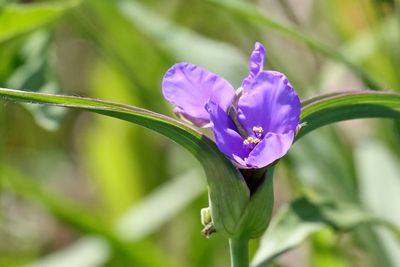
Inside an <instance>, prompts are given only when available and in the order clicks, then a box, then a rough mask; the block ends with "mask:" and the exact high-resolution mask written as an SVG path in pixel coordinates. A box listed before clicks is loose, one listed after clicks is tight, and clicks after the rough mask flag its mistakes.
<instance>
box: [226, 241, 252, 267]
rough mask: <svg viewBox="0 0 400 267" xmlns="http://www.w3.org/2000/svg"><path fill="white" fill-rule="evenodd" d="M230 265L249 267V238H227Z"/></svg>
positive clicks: (233, 266) (232, 266)
mask: <svg viewBox="0 0 400 267" xmlns="http://www.w3.org/2000/svg"><path fill="white" fill-rule="evenodd" d="M229 248H230V252H231V267H249V240H247V239H229Z"/></svg>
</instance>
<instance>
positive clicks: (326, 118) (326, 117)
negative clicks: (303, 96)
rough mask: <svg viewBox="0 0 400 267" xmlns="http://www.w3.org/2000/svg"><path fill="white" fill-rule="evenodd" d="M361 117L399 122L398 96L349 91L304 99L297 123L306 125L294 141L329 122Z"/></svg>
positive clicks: (387, 93) (399, 107) (394, 94)
mask: <svg viewBox="0 0 400 267" xmlns="http://www.w3.org/2000/svg"><path fill="white" fill-rule="evenodd" d="M304 104H305V105H304ZM361 118H393V119H399V118H400V94H398V93H389V92H374V91H353V92H343V93H338V94H334V95H332V94H328V95H326V96H323V95H322V96H318V97H316V98H314V99H308V100H307V101H305V102H303V108H302V110H301V121H302V122H303V123H306V126H304V127H302V128H301V130H300V131H299V133H298V135H297V139H299V138H301V137H303V136H304V135H306V134H307V133H309V132H311V131H313V130H315V129H317V128H319V127H322V126H325V125H327V124H330V123H335V122H339V121H344V120H352V119H361Z"/></svg>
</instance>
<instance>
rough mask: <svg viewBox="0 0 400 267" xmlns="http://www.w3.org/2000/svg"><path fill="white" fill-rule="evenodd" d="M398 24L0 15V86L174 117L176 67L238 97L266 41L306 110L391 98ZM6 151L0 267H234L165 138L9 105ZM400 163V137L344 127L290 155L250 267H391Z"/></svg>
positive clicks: (3, 133)
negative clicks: (165, 81)
mask: <svg viewBox="0 0 400 267" xmlns="http://www.w3.org/2000/svg"><path fill="white" fill-rule="evenodd" d="M229 6H235V9H233V8H231V7H229ZM243 6H245V7H246V8H245V9H243V8H242V7H243ZM253 11H254V12H253ZM270 22H273V23H272V24H271V23H270ZM399 22H400V1H398V0H385V1H383V0H382V1H379V0H354V1H346V0H335V1H333V0H326V1H314V0H301V1H289V0H282V1H270V0H262V1H261V0H260V1H244V0H242V1H237V0H236V1H202V0H190V1H187V0H186V1H185V0H169V1H167V0H162V1H160V0H157V1H156V0H150V1H149V0H147V1H145V0H141V1H139V0H136V1H134V0H118V1H108V0H105V1H97V0H83V1H72V0H70V1H69V0H63V1H0V83H1V87H10V88H18V89H29V90H33V91H41V92H58V93H60V92H61V93H63V94H70V95H84V96H91V97H95V98H101V99H107V100H112V101H118V102H122V103H129V104H133V105H136V106H140V107H145V108H148V109H151V110H154V111H157V112H160V113H164V114H168V115H172V112H171V108H170V107H169V106H168V105H167V104H166V102H165V101H164V100H163V99H162V96H161V88H160V83H161V79H162V76H163V74H164V72H165V71H166V70H167V69H168V67H169V66H170V65H172V64H174V63H176V62H179V61H187V62H192V63H195V64H199V65H201V66H203V67H205V68H207V69H210V70H212V71H214V72H216V73H218V74H220V75H222V76H224V77H225V78H226V79H228V80H229V81H231V82H232V83H233V84H234V85H238V84H239V82H240V81H241V79H242V77H244V75H245V74H246V71H247V58H246V57H247V55H248V54H249V52H250V51H251V49H252V46H253V44H254V42H255V41H260V42H262V43H263V44H264V45H265V46H266V48H267V56H268V62H267V65H266V68H268V69H276V70H279V71H282V72H285V73H286V74H287V76H288V77H289V79H290V81H291V83H292V84H293V85H294V87H295V88H296V90H297V91H298V93H299V94H300V96H301V98H306V97H309V96H313V95H316V94H320V93H327V92H332V91H345V90H350V89H363V88H368V87H371V85H375V84H376V85H377V86H376V87H374V88H371V89H376V90H382V89H384V90H391V91H399V90H400V76H399V73H398V70H399V66H400V50H399V49H398V47H400V23H399ZM271 25H272V26H273V27H271ZM288 28H289V31H288V30H287V29H288ZM321 44H322V48H321ZM371 81H373V82H372V83H371ZM0 140H1V143H0V145H1V147H0V149H1V150H0V151H1V153H0V159H1V160H2V162H1V165H0V190H1V191H0V266H5V267H13V266H41V267H42V266H52V267H54V266H55V267H57V266H72V265H73V266H82V267H84V266H85V267H86V266H149V267H151V266H154V267H156V266H171V267H172V266H177V267H179V266H198V267H205V266H207V267H209V266H210V267H211V266H228V260H229V256H228V249H227V244H226V240H225V239H224V238H222V237H221V236H219V235H215V236H214V237H213V238H211V239H210V240H205V239H204V238H203V237H202V236H201V233H200V230H201V224H200V218H199V217H200V215H199V213H200V212H199V211H200V208H202V207H204V206H206V205H207V194H206V186H205V183H204V181H203V180H204V174H203V173H202V172H201V171H199V167H200V166H199V164H198V163H197V162H196V161H195V160H194V158H193V157H192V156H190V155H189V153H187V152H186V151H183V149H181V148H180V147H178V146H177V145H175V144H173V143H171V142H170V141H168V140H166V139H165V138H163V137H161V136H159V135H156V134H154V133H152V132H150V131H148V130H145V129H142V128H139V127H137V126H132V125H131V124H126V123H124V122H122V121H117V120H114V119H110V118H106V117H100V116H97V115H88V114H87V113H83V112H77V111H65V110H63V109H59V108H49V107H47V106H42V107H39V106H33V105H25V104H24V105H23V106H22V105H21V106H18V105H14V104H13V103H9V102H2V103H1V105H0ZM399 157H400V127H399V123H398V121H397V122H392V121H389V120H377V119H368V120H359V121H351V122H344V123H339V124H337V125H335V126H328V127H324V128H322V129H318V130H317V131H315V132H312V133H310V134H309V135H308V136H306V137H304V138H302V139H301V140H299V141H298V142H296V144H295V145H294V147H293V149H292V150H291V152H290V153H289V154H288V156H287V157H285V159H284V160H283V161H282V162H281V164H279V167H278V168H277V170H276V175H275V181H274V183H275V194H276V202H277V203H276V204H275V209H276V216H275V217H274V218H273V220H272V222H271V228H270V229H269V230H268V231H267V232H266V233H265V236H264V237H263V238H261V240H255V241H254V242H253V243H252V244H251V250H252V251H253V254H254V255H256V257H255V258H254V259H255V261H254V262H253V263H254V266H257V267H261V266H265V264H264V263H263V262H270V263H271V264H276V266H324V267H325V266H388V267H390V266H393V267H395V266H400V259H399V254H398V251H400V244H399V231H398V229H399V228H400V218H399V214H400V211H399V212H398V211H397V209H398V207H397V206H396V203H398V202H399V201H400V199H399V196H400V184H399V183H400V170H399V168H398V165H399V161H400V158H399ZM376 222H378V224H376ZM299 245H301V246H300V247H298V246H299ZM287 251H289V252H288V253H286V252H287ZM284 252H285V253H284ZM71 264H72V265H71Z"/></svg>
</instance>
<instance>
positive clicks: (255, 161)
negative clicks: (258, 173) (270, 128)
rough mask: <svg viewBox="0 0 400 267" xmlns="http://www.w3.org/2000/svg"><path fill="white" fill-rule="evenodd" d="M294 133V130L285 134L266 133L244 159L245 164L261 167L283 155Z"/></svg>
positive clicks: (290, 143) (251, 166) (291, 141)
mask: <svg viewBox="0 0 400 267" xmlns="http://www.w3.org/2000/svg"><path fill="white" fill-rule="evenodd" d="M294 133H295V132H294V131H290V132H288V133H285V134H275V133H267V134H266V136H265V137H264V139H263V140H262V141H261V142H260V143H259V144H257V146H256V147H255V148H254V149H253V150H252V151H251V152H250V154H249V156H248V158H246V159H245V162H246V164H247V166H248V167H250V168H262V167H264V166H267V165H269V164H271V163H273V162H274V161H275V160H277V159H280V158H281V157H283V156H284V155H285V154H286V153H287V152H288V150H289V148H290V146H291V145H292V143H293V139H294Z"/></svg>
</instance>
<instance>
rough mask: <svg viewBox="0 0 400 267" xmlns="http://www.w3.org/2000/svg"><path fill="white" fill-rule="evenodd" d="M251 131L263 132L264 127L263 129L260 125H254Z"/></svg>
mask: <svg viewBox="0 0 400 267" xmlns="http://www.w3.org/2000/svg"><path fill="white" fill-rule="evenodd" d="M253 131H254V132H257V133H262V132H264V129H263V128H262V127H256V126H254V127H253Z"/></svg>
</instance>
